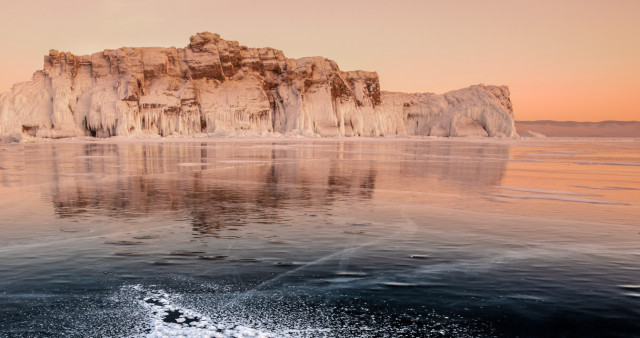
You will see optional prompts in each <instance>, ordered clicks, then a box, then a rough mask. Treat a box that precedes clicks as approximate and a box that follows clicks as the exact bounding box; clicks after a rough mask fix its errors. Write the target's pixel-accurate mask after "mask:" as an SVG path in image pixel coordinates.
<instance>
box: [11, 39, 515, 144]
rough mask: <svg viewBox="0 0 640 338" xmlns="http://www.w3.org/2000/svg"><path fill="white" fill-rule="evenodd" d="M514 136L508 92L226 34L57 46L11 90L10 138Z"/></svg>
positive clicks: (497, 88)
mask: <svg viewBox="0 0 640 338" xmlns="http://www.w3.org/2000/svg"><path fill="white" fill-rule="evenodd" d="M238 131H240V132H242V131H250V132H256V133H279V134H283V135H290V134H293V135H320V136H383V135H435V136H476V135H479V136H508V137H513V136H515V128H514V122H513V109H512V107H511V101H510V99H509V90H508V88H507V87H495V86H484V85H478V86H472V87H469V88H465V89H460V90H456V91H452V92H449V93H446V94H443V95H436V94H428V93H426V94H405V93H389V92H381V91H380V83H379V81H378V74H377V73H375V72H366V71H351V72H343V71H341V70H340V69H339V68H338V65H337V64H336V63H335V62H334V61H332V60H328V59H325V58H322V57H308V58H301V59H289V58H286V57H285V56H284V54H283V52H282V51H279V50H276V49H273V48H247V47H245V46H241V45H239V44H238V42H236V41H226V40H223V39H221V38H220V36H219V35H217V34H212V33H208V32H205V33H199V34H196V35H195V36H192V37H191V39H190V43H189V45H188V46H187V47H185V48H156V47H153V48H151V47H145V48H127V47H123V48H119V49H117V50H105V51H102V52H99V53H95V54H92V55H83V56H76V55H73V54H71V53H65V52H58V51H56V50H51V51H49V55H47V56H45V58H44V69H43V70H42V71H38V72H36V73H35V74H34V76H33V79H32V80H31V81H30V82H25V83H19V84H16V85H14V86H13V88H12V89H11V91H10V92H7V93H4V94H2V95H0V135H9V134H15V133H22V134H26V135H29V136H32V137H50V138H60V137H72V136H95V137H110V136H116V135H118V136H130V135H136V136H139V135H160V136H172V135H177V136H180V135H185V136H186V135H196V134H220V133H223V134H231V133H234V132H238Z"/></svg>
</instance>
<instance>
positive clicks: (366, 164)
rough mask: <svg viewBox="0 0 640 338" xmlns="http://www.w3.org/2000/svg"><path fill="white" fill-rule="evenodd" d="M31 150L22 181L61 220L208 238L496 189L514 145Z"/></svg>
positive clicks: (173, 146)
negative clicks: (164, 223) (363, 207)
mask: <svg viewBox="0 0 640 338" xmlns="http://www.w3.org/2000/svg"><path fill="white" fill-rule="evenodd" d="M43 147H45V146H44V145H37V148H34V151H35V149H39V150H40V151H42V149H43ZM25 148H26V156H25V158H24V161H25V162H24V165H25V166H27V167H30V166H33V167H38V168H39V170H34V169H30V170H27V172H30V173H38V174H37V176H36V177H29V176H26V177H25V176H23V177H20V179H22V180H27V181H29V182H38V181H39V180H44V179H46V180H49V181H50V182H53V183H52V193H51V199H52V202H53V205H54V209H55V212H56V213H57V214H58V215H59V217H75V216H78V215H82V214H84V213H98V214H103V215H107V216H109V217H123V218H131V217H142V216H144V215H149V214H155V213H158V212H165V211H170V212H176V213H181V214H184V215H185V216H186V217H188V218H189V219H190V220H191V223H192V225H193V229H194V231H196V232H198V233H201V234H216V231H217V230H218V229H221V228H224V227H228V226H242V225H246V224H249V223H265V222H266V223H274V222H278V220H279V219H280V218H281V217H285V216H284V215H283V213H284V212H285V210H284V209H287V208H290V207H291V206H292V205H295V206H296V207H302V208H315V209H317V210H329V209H330V208H331V207H332V206H333V205H335V204H336V203H340V202H341V200H342V201H343V200H344V198H350V199H354V198H355V199H363V200H371V199H383V200H393V199H397V198H400V199H403V200H404V201H406V200H407V199H408V198H409V197H408V196H410V195H412V193H416V194H425V193H426V194H427V195H426V196H429V195H428V194H430V193H438V192H440V191H443V190H444V191H463V190H465V191H468V190H469V189H474V188H475V189H480V188H485V187H492V186H497V185H500V182H501V179H502V177H503V175H504V172H505V168H506V161H507V160H508V158H509V147H508V145H504V144H473V143H469V144H466V143H460V142H456V143H455V144H453V143H450V142H434V143H430V142H429V143H427V142H389V143H383V142H340V141H337V142H335V143H334V142H320V143H302V144H293V143H283V144H277V145H272V144H270V143H269V144H264V143H262V144H260V143H258V144H253V143H251V144H237V143H236V144H230V143H228V144H225V143H201V144H200V143H189V142H187V143H158V144H71V145H69V144H51V145H47V146H46V148H45V149H47V151H50V152H51V153H52V154H54V155H55V156H54V157H53V158H52V160H51V161H40V160H38V158H39V157H42V156H46V155H45V154H42V153H30V152H29V150H28V149H29V146H28V145H27V146H25ZM185 164H188V165H185ZM69 168H73V169H69ZM61 172H65V173H66V174H59V173H61ZM43 173H46V175H43ZM70 173H71V174H70ZM43 177H46V178H43ZM414 195H415V194H414ZM405 196H406V199H405ZM420 196H422V195H420Z"/></svg>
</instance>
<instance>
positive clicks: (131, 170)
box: [0, 139, 640, 337]
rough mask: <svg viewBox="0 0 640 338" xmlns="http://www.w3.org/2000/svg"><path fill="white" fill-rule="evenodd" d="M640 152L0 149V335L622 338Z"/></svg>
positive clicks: (234, 144) (115, 146)
mask: <svg viewBox="0 0 640 338" xmlns="http://www.w3.org/2000/svg"><path fill="white" fill-rule="evenodd" d="M639 318H640V142H638V141H622V140H601V141H589V140H584V141H579V140H572V141H562V140H541V141H524V140H516V141H513V140H345V141H342V140H309V139H302V140H275V141H271V140H234V141H231V140H206V141H204V142H200V141H194V140H191V141H180V142H178V141H171V140H161V141H109V140H106V141H104V140H103V141H100V142H76V143H64V142H54V143H39V144H19V145H0V336H9V337H14V336H16V337H25V336H34V337H39V336H52V337H59V336H71V337H86V336H114V337H124V336H150V337H154V336H160V335H168V336H177V335H184V336H193V337H207V336H214V337H215V336H278V337H280V336H295V337H297V336H312V337H315V336H329V337H334V336H335V337H345V336H503V335H504V336H515V335H520V336H559V335H561V336H637V335H638V334H640V320H639Z"/></svg>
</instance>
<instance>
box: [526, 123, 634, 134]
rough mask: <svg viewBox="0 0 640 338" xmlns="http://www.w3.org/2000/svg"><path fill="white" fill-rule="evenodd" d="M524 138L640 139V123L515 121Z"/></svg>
mask: <svg viewBox="0 0 640 338" xmlns="http://www.w3.org/2000/svg"><path fill="white" fill-rule="evenodd" d="M515 125H516V131H517V133H518V134H519V135H520V136H523V137H536V136H537V137H545V136H549V137H640V121H601V122H575V121H551V120H540V121H515Z"/></svg>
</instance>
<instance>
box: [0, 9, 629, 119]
mask: <svg viewBox="0 0 640 338" xmlns="http://www.w3.org/2000/svg"><path fill="white" fill-rule="evenodd" d="M0 16H1V18H2V20H0V29H1V30H2V32H3V33H2V35H0V45H1V46H2V53H0V92H5V91H7V90H10V88H11V85H12V84H13V83H16V82H23V81H27V80H29V79H30V78H31V75H32V73H33V72H34V71H36V70H39V69H42V63H43V56H44V55H45V54H48V51H49V49H58V50H62V51H70V52H72V53H74V54H78V55H82V54H91V53H94V52H98V51H101V50H103V49H115V48H118V47H122V46H128V47H142V46H162V47H170V46H175V47H184V46H186V45H187V44H188V42H189V36H191V35H193V34H195V33H197V32H202V31H210V32H214V33H219V34H220V35H221V36H222V37H223V38H224V39H227V40H237V41H239V42H240V44H242V45H246V46H249V47H266V46H269V47H274V48H277V49H281V50H283V51H284V53H285V55H286V56H287V57H293V58H298V57H304V56H317V55H320V56H324V57H327V58H330V59H333V60H336V61H337V62H338V65H339V66H340V68H341V69H342V70H356V69H363V70H375V71H377V72H378V75H379V76H380V82H381V86H382V89H383V90H387V91H404V92H434V93H443V92H446V91H449V90H453V89H459V88H463V87H467V86H469V85H472V84H478V83H484V84H496V85H508V86H509V88H510V89H511V99H512V101H513V105H514V110H515V114H516V119H517V120H573V121H602V120H640V1H638V0H612V1H593V0H571V1H570V0H566V1H562V0H555V1H547V0H542V1H541V0H538V1H513V0H512V1H508V0H499V1H498V0H495V1H493V0H488V1H477V0H468V1H467V0H465V1H459V0H451V1H445V0H442V1H427V0H416V1H413V0H406V1H403V0H397V1H388V0H385V1H377V0H366V1H364V0H353V1H349V0H342V1H338V0H336V1H334V0H322V1H301V0H297V1H294V0H269V1H258V0H255V1H248V0H208V1H199V0H182V1H180V2H178V1H170V0H83V1H76V0H59V1H48V0H47V1H39V0H38V1H36V0H22V1H5V2H4V3H3V5H2V12H1V14H0Z"/></svg>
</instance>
